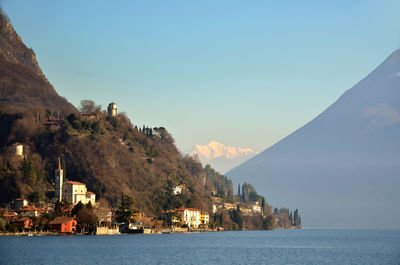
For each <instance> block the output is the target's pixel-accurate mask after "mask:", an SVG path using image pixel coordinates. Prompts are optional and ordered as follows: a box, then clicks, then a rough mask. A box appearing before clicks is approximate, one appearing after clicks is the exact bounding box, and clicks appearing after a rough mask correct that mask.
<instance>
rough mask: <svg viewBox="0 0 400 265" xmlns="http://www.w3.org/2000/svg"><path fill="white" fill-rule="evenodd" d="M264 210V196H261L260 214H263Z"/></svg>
mask: <svg viewBox="0 0 400 265" xmlns="http://www.w3.org/2000/svg"><path fill="white" fill-rule="evenodd" d="M264 211H265V198H264V197H262V200H261V214H262V215H264Z"/></svg>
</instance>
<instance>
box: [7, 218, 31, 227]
mask: <svg viewBox="0 0 400 265" xmlns="http://www.w3.org/2000/svg"><path fill="white" fill-rule="evenodd" d="M11 223H12V224H13V225H14V226H15V227H17V228H18V229H21V230H22V229H31V228H32V227H33V222H32V219H31V218H29V217H21V218H15V219H14V220H12V221H11Z"/></svg>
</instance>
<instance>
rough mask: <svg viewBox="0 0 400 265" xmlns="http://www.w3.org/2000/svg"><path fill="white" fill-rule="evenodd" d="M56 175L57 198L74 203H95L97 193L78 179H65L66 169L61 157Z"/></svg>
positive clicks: (55, 188)
mask: <svg viewBox="0 0 400 265" xmlns="http://www.w3.org/2000/svg"><path fill="white" fill-rule="evenodd" d="M54 175H55V177H54V190H55V191H54V193H55V194H54V195H55V196H54V197H55V199H56V200H58V201H62V200H65V201H67V202H69V203H71V204H74V205H75V204H77V203H78V202H82V203H83V204H88V203H89V202H90V203H91V204H92V205H94V204H95V202H96V194H94V193H93V192H90V191H88V190H87V188H86V185H85V184H83V183H81V182H78V181H64V171H63V170H62V168H61V161H60V158H58V168H57V169H56V170H55V172H54Z"/></svg>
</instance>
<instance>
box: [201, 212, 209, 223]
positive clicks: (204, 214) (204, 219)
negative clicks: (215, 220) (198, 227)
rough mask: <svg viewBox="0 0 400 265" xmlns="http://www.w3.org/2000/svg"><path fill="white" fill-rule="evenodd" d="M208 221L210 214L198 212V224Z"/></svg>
mask: <svg viewBox="0 0 400 265" xmlns="http://www.w3.org/2000/svg"><path fill="white" fill-rule="evenodd" d="M209 223H210V215H208V213H201V214H200V224H202V225H208V224H209Z"/></svg>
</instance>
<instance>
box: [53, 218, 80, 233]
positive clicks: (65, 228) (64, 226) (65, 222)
mask: <svg viewBox="0 0 400 265" xmlns="http://www.w3.org/2000/svg"><path fill="white" fill-rule="evenodd" d="M49 224H50V230H51V231H54V232H58V233H67V234H74V233H76V225H77V224H78V222H77V221H76V219H75V217H69V216H58V217H56V218H55V219H54V220H53V221H51V222H50V223H49Z"/></svg>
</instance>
